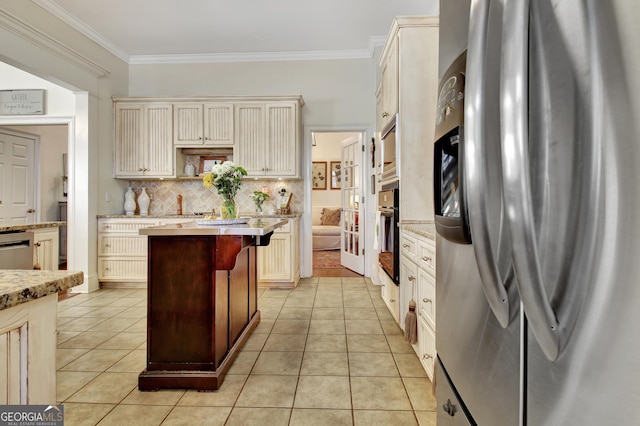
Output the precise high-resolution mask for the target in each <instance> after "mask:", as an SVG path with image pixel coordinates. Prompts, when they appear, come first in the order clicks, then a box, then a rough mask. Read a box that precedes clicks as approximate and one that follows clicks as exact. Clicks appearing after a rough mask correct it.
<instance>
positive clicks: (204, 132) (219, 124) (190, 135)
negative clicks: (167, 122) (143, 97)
mask: <svg viewBox="0 0 640 426" xmlns="http://www.w3.org/2000/svg"><path fill="white" fill-rule="evenodd" d="M233 142H234V139H233V104H232V103H225V102H220V103H218V102H208V103H199V102H181V103H174V104H173V143H174V144H175V145H176V146H193V147H198V146H202V145H204V146H209V145H211V146H220V145H223V146H230V145H233Z"/></svg>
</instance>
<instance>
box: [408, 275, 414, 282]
mask: <svg viewBox="0 0 640 426" xmlns="http://www.w3.org/2000/svg"><path fill="white" fill-rule="evenodd" d="M407 279H408V280H409V281H415V280H416V277H414V276H413V275H409V278H407Z"/></svg>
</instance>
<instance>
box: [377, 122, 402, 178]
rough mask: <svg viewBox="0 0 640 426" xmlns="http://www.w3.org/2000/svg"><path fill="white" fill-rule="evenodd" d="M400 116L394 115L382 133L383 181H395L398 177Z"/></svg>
mask: <svg viewBox="0 0 640 426" xmlns="http://www.w3.org/2000/svg"><path fill="white" fill-rule="evenodd" d="M397 124H398V114H396V115H394V116H393V118H392V119H391V121H390V122H389V124H387V125H386V126H385V127H384V129H383V130H382V132H381V134H380V135H381V138H380V139H381V140H382V158H381V164H382V180H389V179H393V178H395V177H397V176H398V148H399V147H400V139H399V136H400V135H399V132H398V128H397Z"/></svg>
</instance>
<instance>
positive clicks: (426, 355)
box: [422, 354, 433, 359]
mask: <svg viewBox="0 0 640 426" xmlns="http://www.w3.org/2000/svg"><path fill="white" fill-rule="evenodd" d="M431 358H433V357H432V356H431V355H429V354H424V355H422V359H431Z"/></svg>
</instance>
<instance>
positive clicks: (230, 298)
mask: <svg viewBox="0 0 640 426" xmlns="http://www.w3.org/2000/svg"><path fill="white" fill-rule="evenodd" d="M286 223H287V221H286V220H281V219H265V220H260V219H251V220H249V221H248V223H246V224H237V225H224V226H217V225H212V226H209V225H198V224H197V223H196V222H195V221H193V222H187V223H180V224H171V225H164V226H154V227H149V228H144V229H140V231H139V232H140V234H142V235H147V236H148V258H149V266H148V287H147V293H148V302H147V363H146V369H145V370H144V371H142V373H140V375H139V377H138V388H139V389H140V390H143V391H148V390H157V389H162V388H183V389H184V388H188V389H197V390H216V389H218V387H219V386H220V385H221V384H222V381H223V380H224V375H225V374H226V372H227V370H228V369H229V367H230V366H231V363H232V362H233V360H234V359H235V357H236V355H237V352H238V351H239V350H240V348H241V347H242V345H243V344H244V343H245V341H246V340H247V338H248V337H249V335H250V334H251V331H252V330H253V329H254V328H255V327H256V326H257V325H258V323H259V322H260V311H258V287H257V272H256V246H261V245H268V244H269V240H270V238H271V234H272V233H273V231H274V230H275V229H277V228H279V227H281V226H283V225H284V224H286Z"/></svg>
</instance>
